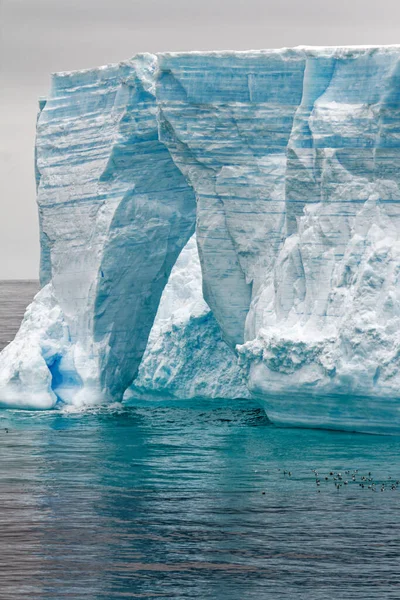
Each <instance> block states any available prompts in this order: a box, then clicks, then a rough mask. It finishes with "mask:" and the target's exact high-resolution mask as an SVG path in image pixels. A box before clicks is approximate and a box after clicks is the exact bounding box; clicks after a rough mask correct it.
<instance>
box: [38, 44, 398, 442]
mask: <svg viewBox="0 0 400 600" xmlns="http://www.w3.org/2000/svg"><path fill="white" fill-rule="evenodd" d="M399 81H400V47H399V46H388V47H353V48H352V47H345V48H310V47H299V48H293V49H282V50H265V51H249V52H211V53H202V52H194V53H164V54H158V55H147V54H146V55H140V56H137V57H135V58H133V59H132V60H130V61H126V62H124V63H121V64H119V65H111V66H108V67H103V68H100V69H92V70H88V71H79V72H75V73H61V74H57V75H55V76H54V78H53V85H52V89H51V93H50V95H49V97H48V98H47V100H46V101H45V102H42V104H41V112H40V115H39V119H38V126H37V132H38V135H37V145H36V157H37V170H36V173H37V181H38V204H39V215H40V226H41V244H42V265H41V274H42V282H43V283H47V282H49V281H51V283H52V286H53V291H54V294H55V297H56V299H57V303H58V304H59V306H60V310H61V311H62V314H63V319H64V320H65V323H67V325H68V331H69V343H70V346H71V348H70V350H69V351H68V357H69V359H68V360H66V361H64V363H63V364H61V365H60V366H59V369H58V382H59V384H58V385H59V388H60V392H59V394H60V398H62V397H64V398H66V400H65V401H68V402H75V400H74V398H75V396H74V394H73V392H71V390H73V385H68V386H67V389H68V390H69V391H68V392H65V391H64V387H63V382H65V381H67V380H68V381H75V382H76V388H77V391H78V394H77V395H76V396H77V397H78V395H80V396H79V397H80V398H81V400H80V401H82V402H84V401H83V400H82V398H83V397H85V394H86V392H88V393H89V392H92V393H90V394H89V396H90V397H91V398H92V401H118V400H120V399H121V398H122V396H123V394H124V392H125V390H126V389H127V388H128V387H129V386H130V384H131V383H132V381H133V380H134V378H135V377H136V375H137V373H138V368H139V364H140V362H141V360H142V357H143V354H144V352H145V349H146V344H147V340H148V337H149V333H150V330H151V327H152V325H153V323H154V319H155V316H156V313H157V310H158V308H159V304H160V298H161V295H162V293H163V289H164V287H165V285H166V283H167V281H168V278H169V275H170V273H171V270H172V268H173V266H174V264H175V262H176V260H177V257H178V255H179V253H180V252H181V250H182V249H183V247H184V246H185V244H186V243H187V241H188V240H189V238H190V236H191V235H192V234H193V231H194V229H196V236H197V244H198V248H199V257H200V264H201V271H202V289H203V294H204V299H205V301H206V302H207V305H208V306H209V307H210V309H211V312H212V319H215V323H217V324H218V326H219V328H220V330H219V329H216V333H215V334H213V335H215V336H217V335H221V336H222V338H223V340H225V341H226V342H227V343H228V344H229V346H230V348H231V349H232V351H236V352H238V353H239V355H240V363H241V368H242V369H243V370H244V373H245V374H246V377H247V384H248V388H249V390H250V393H251V394H252V396H254V397H256V398H258V399H259V400H260V401H261V402H262V403H263V405H264V406H265V407H266V410H267V413H268V415H269V416H270V418H272V420H274V421H275V422H276V423H280V424H288V425H306V426H318V427H321V426H322V427H338V428H341V429H343V428H345V429H355V430H357V431H364V430H367V431H372V430H373V431H382V432H384V431H394V430H397V431H399V430H400V393H399V383H400V380H399V378H400V375H399V356H400V346H399V344H400V342H399V325H400V323H399V315H400V298H399V289H400V288H399V281H398V277H399V272H400V255H399V233H398V232H399V228H398V219H399V216H400V212H399V211H400V208H399V207H400V189H399V185H400V175H399V173H400V169H399V165H400V152H399V144H400V133H399V132H400V92H399V89H400V88H399ZM188 276H190V275H189V274H188ZM166 294H167V292H166ZM167 295H168V294H167ZM183 301H186V300H185V299H183ZM167 304H168V302H167ZM160 310H161V309H160ZM173 310H174V315H173V316H171V320H170V322H169V324H167V323H163V324H162V325H161V321H163V320H165V319H164V318H163V319H161V321H160V329H159V334H158V335H159V337H158V338H156V337H155V336H156V331H157V326H156V327H155V329H154V332H153V334H152V337H151V341H150V344H149V346H148V352H147V354H146V357H145V359H144V362H143V364H142V367H141V372H140V377H139V384H140V385H142V384H143V382H144V381H147V383H146V385H149V386H150V387H152V386H153V387H154V386H155V387H157V386H161V387H164V388H165V387H168V386H171V387H174V386H176V388H174V390H173V391H172V393H177V394H178V393H180V392H178V389H181V390H185V393H187V391H188V387H187V384H188V382H189V371H192V375H193V373H195V374H196V381H195V382H192V383H193V387H192V388H191V391H189V393H196V394H197V391H196V390H197V389H199V386H200V383H201V382H200V378H202V377H204V369H198V370H196V367H195V363H194V362H190V357H189V354H190V353H189V347H190V343H193V340H194V339H197V338H196V335H197V334H196V333H195V331H196V329H193V326H194V325H196V327H197V325H199V324H200V321H196V319H201V316H200V315H199V316H195V318H194V320H193V319H191V317H189V316H188V314H186V316H185V319H183V318H181V317H179V314H178V313H176V312H175V311H176V310H177V309H175V308H174V309H173ZM182 310H183V309H182ZM196 310H197V309H196ZM178 312H179V311H178ZM194 314H195V315H196V312H195V313H194ZM174 319H177V320H178V322H179V323H180V326H179V328H178V330H176V329H175V325H176V323H175V321H174ZM196 323H197V324H196ZM183 331H184V332H185V333H184V334H183V333H182V332H183ZM210 331H211V330H210ZM203 332H204V331H203ZM220 332H221V333H220ZM169 333H171V335H169ZM164 334H165V335H164ZM180 335H183V336H184V337H185V336H186V337H185V340H191V342H190V343H189V342H188V343H187V345H185V344H186V341H185V340H183V338H179V336H180ZM174 336H175V337H176V340H175V342H176V345H175V346H174V343H175V342H174V341H173V339H172V338H173V337H174ZM167 340H169V341H168V342H167ZM171 340H172V342H171ZM170 342H171V343H172V345H170ZM178 348H181V349H184V351H182V353H181V354H179V357H178V353H177V349H178ZM209 348H210V349H211V348H212V344H211V345H209ZM164 349H165V351H167V352H170V353H171V356H174V358H173V360H174V361H178V360H181V363H180V368H179V369H178V370H177V371H176V372H174V371H173V369H172V367H173V365H172V363H171V365H169V366H168V365H167V363H164V361H163V360H162V359H161V355H162V353H163V352H164ZM174 353H175V354H174ZM197 360H198V361H201V362H202V361H204V364H205V362H206V361H207V356H206V353H204V354H203V353H202V354H201V356H200V355H199V356H198V359H197ZM156 363H157V364H156ZM196 364H197V365H198V364H199V363H198V362H197V361H196ZM64 365H65V367H64ZM85 365H90V367H88V368H87V369H85ZM145 365H146V367H145ZM158 366H159V367H160V368H159V369H158V370H157V367H158ZM170 367H171V370H170V371H169V370H168V369H169V368H170ZM186 367H187V372H186V374H185V369H186ZM64 368H65V371H64ZM193 369H194V371H193ZM235 369H236V366H235ZM72 373H75V375H74V376H72ZM146 373H147V375H148V376H149V377H148V378H147V380H146V377H147V375H146ZM150 373H154V377H153V376H152V377H151V384H150V382H149V378H150V375H149V374H150ZM197 378H199V379H197ZM204 381H206V380H204ZM198 383H199V385H198ZM207 386H209V382H207V384H206V387H207ZM211 387H212V386H211ZM210 389H211V388H210Z"/></svg>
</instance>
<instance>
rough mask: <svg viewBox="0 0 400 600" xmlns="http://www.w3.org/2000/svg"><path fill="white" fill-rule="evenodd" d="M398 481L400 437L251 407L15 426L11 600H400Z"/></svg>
mask: <svg viewBox="0 0 400 600" xmlns="http://www.w3.org/2000/svg"><path fill="white" fill-rule="evenodd" d="M22 287H23V286H22ZM20 291H21V286H19V287H18V286H16V288H15V293H20ZM28 300H29V298H28ZM18 302H19V300H18ZM15 305H17V300H16V303H15ZM0 311H2V305H0ZM9 312H10V309H8V313H9ZM11 312H12V311H11ZM4 319H5V317H4V316H3V314H1V313H0V328H1V326H3V321H4ZM6 320H7V321H8V324H9V323H10V314H8V316H7V317H6ZM9 331H10V333H9V334H8V335H12V331H11V329H10V330H9ZM313 470H317V472H318V475H317V476H316V475H315V472H314V471H313ZM338 472H340V473H341V475H340V477H341V479H340V478H339V476H338V475H337V473H338ZM331 473H334V474H335V475H331ZM352 475H354V478H355V481H353V478H352ZM325 477H327V480H325ZM363 478H364V479H363ZM316 479H318V480H319V481H320V483H319V485H317V483H316ZM334 479H336V481H335V480H334ZM369 479H371V480H372V481H368V480H369ZM398 480H400V438H399V437H384V436H369V435H361V434H350V433H340V432H329V431H313V430H300V429H297V430H296V429H278V428H276V427H274V426H272V425H271V424H270V423H269V422H268V419H267V418H266V417H265V415H264V413H263V412H262V410H261V409H260V408H259V407H258V406H257V405H250V404H249V403H248V402H244V401H239V400H236V401H229V402H226V401H216V402H204V401H203V402H181V403H178V402H175V403H172V402H167V401H164V402H163V401H159V402H155V401H154V400H153V401H150V400H149V401H148V402H146V401H143V402H142V403H141V404H140V405H135V406H130V407H122V406H113V407H110V408H108V409H105V408H103V409H98V410H92V411H90V412H76V413H67V412H61V411H50V412H46V413H38V412H29V411H15V410H3V411H1V412H0V582H1V585H0V598H1V599H4V600H13V599H17V598H18V599H19V598H21V599H22V598H24V599H25V598H29V599H40V600H42V599H43V600H45V599H52V600H61V599H64V598H68V599H74V600H80V599H91V600H95V599H96V600H97V599H107V600H108V599H109V600H111V599H114V598H118V599H124V598H149V599H150V598H165V599H167V598H182V599H183V598H199V599H207V600H208V599H209V600H211V599H212V600H214V599H217V600H246V599H255V600H263V599H270V598H271V599H285V600H293V599H300V600H303V599H304V600H317V599H318V600H331V599H332V600H336V598H338V597H339V598H341V599H343V600H351V599H353V598H354V599H356V598H357V599H364V600H365V599H367V600H368V599H372V598H380V599H396V600H398V599H399V598H400V485H399V486H396V481H398ZM345 481H347V482H348V483H347V484H345V483H344V482H345ZM372 483H375V485H374V486H372ZM382 483H384V484H385V485H384V489H383V491H381V489H382ZM339 484H341V487H339V488H337V487H336V485H339ZM360 484H362V485H363V486H364V487H361V485H360ZM369 486H370V487H369ZM392 487H393V488H394V489H392Z"/></svg>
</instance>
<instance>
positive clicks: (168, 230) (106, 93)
mask: <svg viewBox="0 0 400 600" xmlns="http://www.w3.org/2000/svg"><path fill="white" fill-rule="evenodd" d="M155 68H156V59H155V57H153V56H151V55H144V56H140V57H137V58H135V59H133V60H132V61H128V62H126V63H123V64H120V65H117V66H112V67H104V68H102V69H96V70H93V71H84V72H77V73H70V74H59V75H56V76H55V77H54V78H53V87H52V91H51V94H50V96H49V98H48V99H47V101H46V104H45V106H44V107H43V109H42V111H41V114H40V116H39V120H38V134H37V173H38V204H39V213H40V223H41V231H42V233H41V235H42V250H43V259H42V276H43V278H44V279H45V280H47V279H48V277H49V276H50V274H51V280H52V284H53V288H54V291H55V294H56V296H57V298H58V300H59V303H60V307H61V309H62V311H63V314H64V317H65V319H66V321H67V323H68V325H69V331H70V336H71V342H72V345H73V356H72V362H73V364H74V366H75V369H76V372H77V379H79V380H80V382H81V385H80V387H81V390H80V392H79V391H77V392H78V393H77V397H78V398H81V401H82V402H85V403H88V402H89V403H90V402H92V401H93V402H95V401H98V400H99V399H102V398H116V399H118V398H120V397H122V394H123V392H124V391H125V389H126V387H127V386H128V385H129V384H130V383H131V381H132V379H133V378H134V376H135V375H136V372H137V368H138V366H139V363H140V360H141V357H142V354H143V352H144V350H145V347H146V342H147V337H148V334H149V332H150V329H151V326H152V323H153V320H154V316H155V314H156V312H157V308H158V303H159V299H160V297H161V293H162V290H163V287H164V285H165V283H166V282H167V280H168V276H169V273H170V271H171V269H172V267H173V265H174V263H175V261H176V258H177V256H178V254H179V252H180V251H181V249H182V247H183V246H184V245H185V243H186V242H187V240H188V238H189V237H190V235H191V234H192V233H193V230H194V222H195V199H194V195H193V192H192V190H191V188H190V187H189V186H188V185H187V183H186V180H185V178H184V177H183V175H182V174H181V172H180V171H179V169H178V168H177V167H176V166H175V164H174V163H173V161H172V159H171V156H170V154H169V152H168V150H167V149H166V148H165V146H164V145H163V144H162V143H161V142H160V141H159V139H158V122H157V106H156V101H155V97H154V89H153V87H154V84H153V73H154V70H155ZM61 375H62V374H61ZM62 399H63V398H62ZM64 399H65V398H64Z"/></svg>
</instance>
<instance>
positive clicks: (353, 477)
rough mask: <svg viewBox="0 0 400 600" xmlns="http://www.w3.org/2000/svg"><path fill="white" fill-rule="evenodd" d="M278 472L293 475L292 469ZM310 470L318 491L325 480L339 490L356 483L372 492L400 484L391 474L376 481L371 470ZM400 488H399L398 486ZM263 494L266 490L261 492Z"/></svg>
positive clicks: (287, 476)
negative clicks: (322, 472)
mask: <svg viewBox="0 0 400 600" xmlns="http://www.w3.org/2000/svg"><path fill="white" fill-rule="evenodd" d="M278 472H280V473H282V474H283V476H284V477H285V478H288V479H289V478H291V477H292V476H293V473H292V471H287V470H286V469H278ZM311 472H312V473H313V474H314V477H315V485H316V490H317V492H318V493H319V492H320V491H321V489H320V487H321V484H323V483H325V482H332V483H334V485H335V488H336V489H337V490H338V491H339V490H340V488H342V487H344V486H354V485H358V486H359V487H360V488H361V489H368V490H372V491H373V492H377V491H379V490H380V491H381V492H386V491H395V490H397V489H398V488H399V486H400V480H399V479H395V478H393V477H392V476H388V477H387V479H386V480H380V481H377V480H375V479H374V477H373V475H372V473H371V471H369V472H368V474H367V475H361V473H359V470H358V469H354V470H346V471H343V472H341V471H329V473H327V474H323V475H320V474H319V473H318V471H317V470H316V469H311ZM399 489H400V488H399ZM261 493H262V495H263V496H264V495H265V493H266V492H261Z"/></svg>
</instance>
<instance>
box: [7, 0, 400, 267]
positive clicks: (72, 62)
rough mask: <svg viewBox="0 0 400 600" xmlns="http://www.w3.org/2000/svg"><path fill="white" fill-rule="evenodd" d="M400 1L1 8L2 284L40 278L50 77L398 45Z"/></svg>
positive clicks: (142, 1) (35, 2)
mask: <svg viewBox="0 0 400 600" xmlns="http://www.w3.org/2000/svg"><path fill="white" fill-rule="evenodd" d="M399 21H400V2H399V0H332V1H331V0H0V27H1V29H0V84H1V94H0V186H1V188H0V279H2V278H16V279H18V278H35V277H36V276H37V272H38V262H39V244H38V225H37V216H36V203H35V185H34V172H33V152H34V136H35V120H36V110H37V99H38V97H39V96H40V95H46V92H47V89H48V87H49V80H50V77H49V76H50V73H51V72H53V71H62V70H72V69H81V68H86V67H92V66H96V65H101V64H105V63H110V62H117V61H119V60H123V59H126V58H128V57H130V56H132V55H133V54H135V53H136V52H143V51H148V52H159V51H163V50H212V49H216V50H218V49H237V50H245V49H250V48H276V47H281V46H295V45H298V44H312V45H337V44H396V43H400V29H399Z"/></svg>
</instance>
